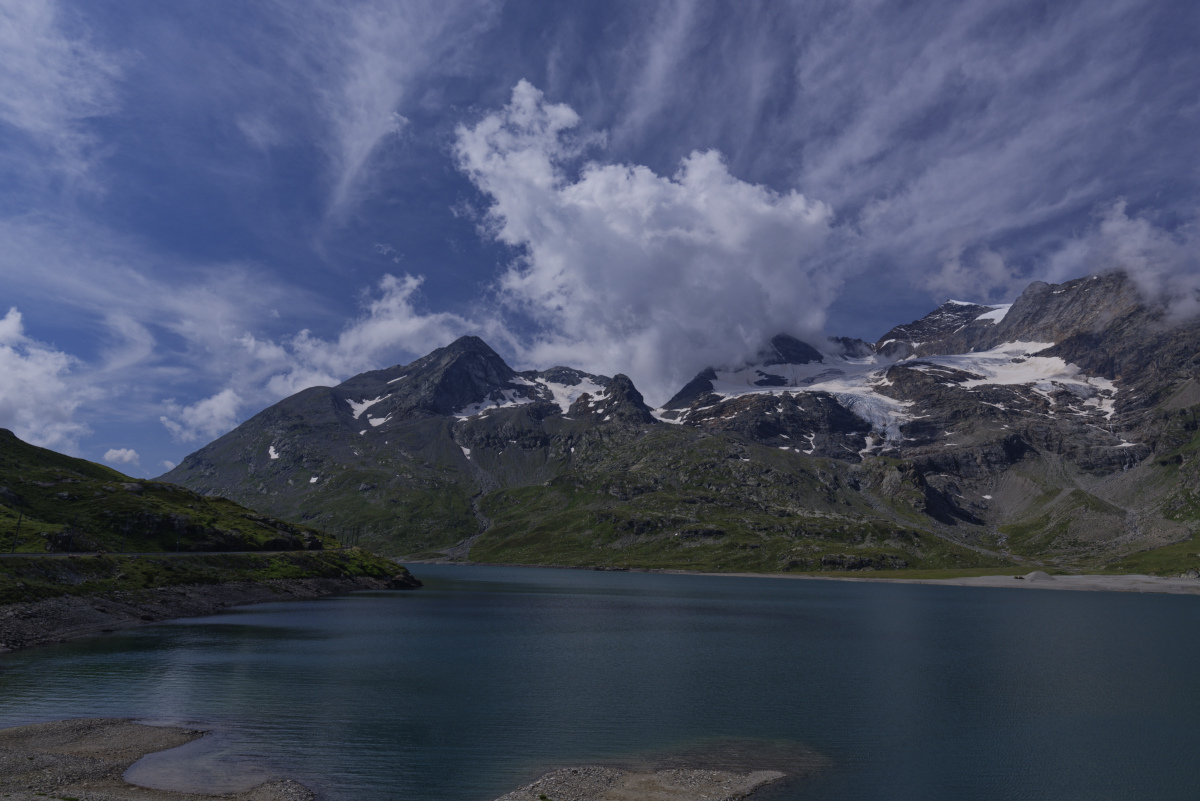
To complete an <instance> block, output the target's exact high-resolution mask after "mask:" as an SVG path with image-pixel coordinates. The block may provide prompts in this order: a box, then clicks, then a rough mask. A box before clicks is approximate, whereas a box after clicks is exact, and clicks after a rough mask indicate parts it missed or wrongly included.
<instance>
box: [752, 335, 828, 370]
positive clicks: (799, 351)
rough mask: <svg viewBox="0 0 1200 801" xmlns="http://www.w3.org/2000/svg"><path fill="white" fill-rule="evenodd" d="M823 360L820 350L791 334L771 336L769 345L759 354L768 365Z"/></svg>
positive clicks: (760, 359)
mask: <svg viewBox="0 0 1200 801" xmlns="http://www.w3.org/2000/svg"><path fill="white" fill-rule="evenodd" d="M823 360H824V357H823V356H822V355H821V352H820V351H819V350H817V349H816V348H814V347H813V346H812V345H809V344H808V343H807V342H802V341H800V340H799V339H796V338H795V337H794V336H792V335H791V334H776V335H775V336H773V337H771V343H770V345H769V347H767V348H766V349H764V350H763V352H762V353H761V354H760V355H759V362H760V363H761V364H762V365H764V366H768V367H769V366H773V365H776V364H811V363H813V362H819V361H823Z"/></svg>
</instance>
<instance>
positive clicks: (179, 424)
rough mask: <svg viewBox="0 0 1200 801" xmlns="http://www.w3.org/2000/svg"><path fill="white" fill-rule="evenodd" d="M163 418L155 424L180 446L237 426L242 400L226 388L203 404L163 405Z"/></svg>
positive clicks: (209, 437) (171, 401) (205, 400)
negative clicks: (165, 412) (164, 411)
mask: <svg viewBox="0 0 1200 801" xmlns="http://www.w3.org/2000/svg"><path fill="white" fill-rule="evenodd" d="M164 405H165V407H166V410H167V414H165V415H163V416H161V417H159V418H158V419H159V421H160V422H161V423H162V424H163V425H164V426H166V427H167V430H168V431H170V432H171V436H172V437H174V438H175V439H176V440H178V441H180V442H196V441H197V440H199V439H202V438H207V439H212V438H215V437H219V436H220V435H221V434H224V433H225V432H226V431H229V430H230V429H231V428H233V427H234V426H235V425H237V424H238V423H239V422H240V418H239V413H240V412H241V409H242V399H241V397H240V396H239V395H238V394H237V393H236V392H234V391H233V390H232V389H229V388H226V389H223V390H221V391H220V392H218V393H217V394H215V395H213V396H212V397H209V398H205V399H204V400H200V401H197V402H196V403H193V404H190V405H188V406H181V405H179V404H178V403H176V402H175V401H174V400H169V401H167V402H166V403H165V404H164Z"/></svg>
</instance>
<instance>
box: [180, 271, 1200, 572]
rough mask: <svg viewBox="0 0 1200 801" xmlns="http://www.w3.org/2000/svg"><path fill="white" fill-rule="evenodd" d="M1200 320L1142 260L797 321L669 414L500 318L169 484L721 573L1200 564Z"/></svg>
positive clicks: (261, 504) (456, 550)
mask: <svg viewBox="0 0 1200 801" xmlns="http://www.w3.org/2000/svg"><path fill="white" fill-rule="evenodd" d="M1198 372H1200V323H1198V322H1197V321H1196V320H1195V319H1192V320H1183V321H1179V320H1175V319H1173V318H1172V316H1171V314H1170V311H1169V310H1168V308H1167V307H1166V306H1164V305H1162V304H1161V303H1157V302H1154V301H1149V300H1147V299H1145V298H1143V297H1142V295H1141V294H1140V293H1139V291H1138V288H1137V286H1136V284H1135V283H1134V282H1133V281H1132V280H1131V279H1130V278H1129V277H1128V276H1127V275H1125V274H1123V273H1120V272H1113V273H1106V274H1103V275H1098V276H1089V277H1087V278H1083V279H1079V280H1075V281H1069V282H1067V283H1063V284H1058V285H1052V284H1046V283H1041V282H1038V283H1034V284H1031V285H1030V286H1029V287H1028V288H1027V289H1026V290H1025V291H1024V292H1023V293H1022V294H1021V296H1020V297H1019V298H1017V299H1016V301H1014V302H1013V303H1012V304H1009V305H1002V306H985V305H978V304H972V303H963V302H959V301H948V302H946V303H944V304H943V305H941V306H940V307H938V308H937V309H935V310H933V311H932V312H930V313H929V314H928V315H926V316H925V317H923V318H922V319H920V320H917V321H914V322H911V323H907V324H904V325H897V326H896V327H894V328H892V329H891V330H890V331H888V332H887V333H885V334H884V335H883V336H881V337H880V338H879V339H878V340H877V341H876V342H873V343H869V342H865V341H863V340H859V339H850V338H844V337H838V338H832V339H823V340H820V341H811V342H805V341H801V340H799V339H797V338H795V337H793V336H790V335H788V334H785V333H781V334H779V335H778V336H775V337H774V338H772V339H771V340H770V341H769V342H767V343H764V345H763V348H762V350H761V352H760V353H759V354H758V355H757V356H756V357H754V358H752V359H750V360H748V362H747V363H744V364H738V365H713V366H712V367H709V368H707V369H705V370H703V371H701V372H700V373H699V374H698V375H697V376H696V377H695V378H693V379H692V380H691V381H690V382H688V383H687V384H686V385H685V386H683V387H681V388H680V390H679V391H678V392H677V393H676V394H675V395H674V396H673V397H672V398H671V399H670V400H669V401H668V402H667V403H665V404H664V405H663V406H662V407H661V408H658V409H652V408H650V407H649V406H647V404H646V403H645V402H644V399H643V397H642V395H641V394H640V393H639V392H638V390H637V388H636V387H635V386H634V384H633V382H632V381H631V380H630V379H629V378H628V377H627V376H624V375H615V376H612V377H608V376H601V375H593V374H590V373H586V372H584V371H581V370H577V369H573V368H570V367H554V368H551V369H548V370H542V371H523V372H519V371H515V370H513V369H512V368H511V367H509V365H507V364H506V363H505V362H504V360H503V359H502V358H501V357H500V356H499V355H498V354H496V353H495V351H493V350H492V349H491V348H490V347H489V346H488V345H487V344H486V343H485V342H483V341H482V340H481V339H479V338H477V337H463V338H461V339H459V340H457V341H456V342H453V343H452V344H450V345H448V346H446V347H443V348H439V349H437V350H435V351H433V352H432V353H430V354H429V355H427V356H425V357H423V358H421V359H418V360H417V361H415V362H412V363H411V364H407V365H398V366H394V367H390V368H387V369H383V370H376V371H372V372H368V373H363V374H361V375H358V376H355V377H353V378H351V379H349V380H347V381H345V382H343V383H342V384H339V385H337V386H335V387H312V388H309V389H306V390H304V391H302V392H299V393H297V394H296V395H293V396H292V397H289V398H287V399H285V400H283V401H280V402H279V403H277V404H275V405H274V406H271V407H270V408H268V409H266V410H264V411H262V412H260V413H259V414H257V415H255V416H254V417H253V418H251V419H250V420H248V421H246V422H245V423H243V424H242V425H240V426H238V427H237V428H236V429H234V430H233V431H231V432H229V433H228V434H226V435H224V436H223V437H221V438H219V439H217V440H216V441H215V442H213V443H211V444H209V445H207V446H206V447H204V448H202V449H200V450H199V451H197V452H195V453H193V454H191V455H190V456H188V457H187V458H186V459H184V460H183V461H182V463H181V464H180V465H179V466H178V467H176V468H175V469H174V470H172V471H171V472H169V473H168V474H166V475H165V476H164V477H163V480H165V481H170V482H175V483H178V484H181V485H183V486H185V487H188V488H190V489H192V490H194V491H196V492H199V493H202V494H206V495H220V496H225V497H229V498H232V499H234V500H236V501H237V502H239V503H241V504H244V505H246V506H250V507H252V508H255V509H257V510H259V511H261V512H264V513H267V514H271V515H274V516H277V517H280V518H283V519H286V520H290V521H293V522H295V523H301V524H305V525H311V526H315V527H318V528H322V529H325V530H328V531H334V532H347V533H348V532H353V533H354V535H355V536H358V537H360V538H361V540H360V541H362V542H363V543H364V544H367V545H370V546H371V547H373V548H375V549H377V550H380V551H382V552H386V553H392V554H406V555H409V556H410V557H427V558H434V557H436V558H450V559H470V560H473V561H490V562H516V563H536V564H564V565H593V566H612V567H629V566H650V567H677V568H697V569H719V570H739V569H745V570H769V571H773V570H784V571H786V570H798V571H819V570H880V569H898V568H928V569H945V568H956V567H958V568H971V569H980V568H987V567H996V568H1004V567H1006V566H1007V567H1011V566H1012V565H1014V564H1024V563H1037V564H1044V565H1054V566H1057V567H1060V568H1063V569H1114V570H1127V569H1141V570H1148V571H1156V572H1157V571H1166V572H1171V571H1174V570H1176V568H1179V567H1181V566H1188V565H1192V563H1196V564H1200V556H1197V555H1196V554H1195V553H1192V552H1191V551H1194V550H1195V549H1196V545H1195V544H1194V543H1193V542H1192V537H1193V536H1194V534H1195V532H1196V529H1197V525H1198V523H1200V496H1198V494H1197V492H1198V489H1200V471H1198V470H1197V468H1196V461H1195V460H1194V458H1193V457H1194V455H1195V454H1196V453H1197V450H1198V448H1200V440H1198V439H1197V433H1196V427H1197V419H1196V413H1197V411H1198V406H1200V382H1198V380H1197V379H1198V375H1197V374H1198Z"/></svg>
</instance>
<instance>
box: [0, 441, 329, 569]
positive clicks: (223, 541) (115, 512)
mask: <svg viewBox="0 0 1200 801" xmlns="http://www.w3.org/2000/svg"><path fill="white" fill-rule="evenodd" d="M18 523H19V533H18ZM331 546H336V540H335V539H334V538H333V537H331V536H329V535H326V534H323V533H322V532H320V531H318V530H316V529H313V528H309V527H307V526H302V525H297V524H294V523H288V522H285V521H282V520H277V519H275V518H271V517H266V516H264V515H260V514H258V513H256V512H254V511H251V510H250V509H247V508H245V507H243V506H240V505H238V504H236V503H234V502H233V501H229V500H226V499H224V498H216V497H206V496H203V495H199V494H197V493H195V492H192V491H191V490H188V489H184V488H183V487H180V486H177V485H175V484H166V483H162V482H155V481H142V480H137V479H133V478H130V477H129V476H126V475H124V474H122V473H119V472H117V471H116V470H113V469H112V468H110V467H105V466H103V465H99V464H95V463H93V462H89V461H86V460H84V459H76V458H73V457H70V456H64V455H63V454H60V453H56V452H54V451H51V450H47V449H45V448H39V447H37V446H34V445H30V444H28V443H26V442H22V441H21V440H20V439H18V438H17V437H16V436H15V435H14V434H13V433H12V432H11V431H7V430H4V429H0V553H11V552H14V551H15V552H16V553H43V552H66V551H109V552H116V551H121V550H124V551H180V552H183V551H273V550H319V549H321V548H324V547H331Z"/></svg>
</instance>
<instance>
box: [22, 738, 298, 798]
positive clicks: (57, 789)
mask: <svg viewBox="0 0 1200 801" xmlns="http://www.w3.org/2000/svg"><path fill="white" fill-rule="evenodd" d="M203 734H204V732H200V731H194V730H190V729H178V728H167V727H160V726H145V725H142V724H140V723H134V722H132V721H129V720H122V719H120V718H92V719H84V720H61V721H56V722H54V723H38V724H34V725H32V726H18V727H16V728H12V729H0V796H3V797H4V798H9V799H12V801H46V799H47V798H59V799H71V800H72V801H213V799H214V798H222V799H228V801H313V799H314V797H315V796H314V795H313V793H312V792H311V791H310V790H309V789H308V788H307V787H305V786H304V785H302V784H299V783H297V782H294V781H290V780H286V779H284V780H279V781H272V782H267V783H266V784H261V785H259V786H258V787H255V788H253V789H251V790H248V791H246V792H244V793H233V794H228V795H221V796H212V795H197V794H191V793H173V792H168V791H165V790H152V789H149V788H146V787H138V786H136V785H132V784H129V783H128V782H126V781H125V780H124V779H123V778H122V774H124V773H125V771H126V770H127V769H128V768H129V766H130V765H132V764H133V763H134V762H136V761H137V760H139V759H141V758H142V757H143V756H144V755H146V754H148V753H151V752H154V751H162V750H165V749H167V748H174V747H176V746H180V745H183V744H184V743H187V742H190V741H192V740H195V739H196V738H197V737H201V736H202V735H203Z"/></svg>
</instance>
